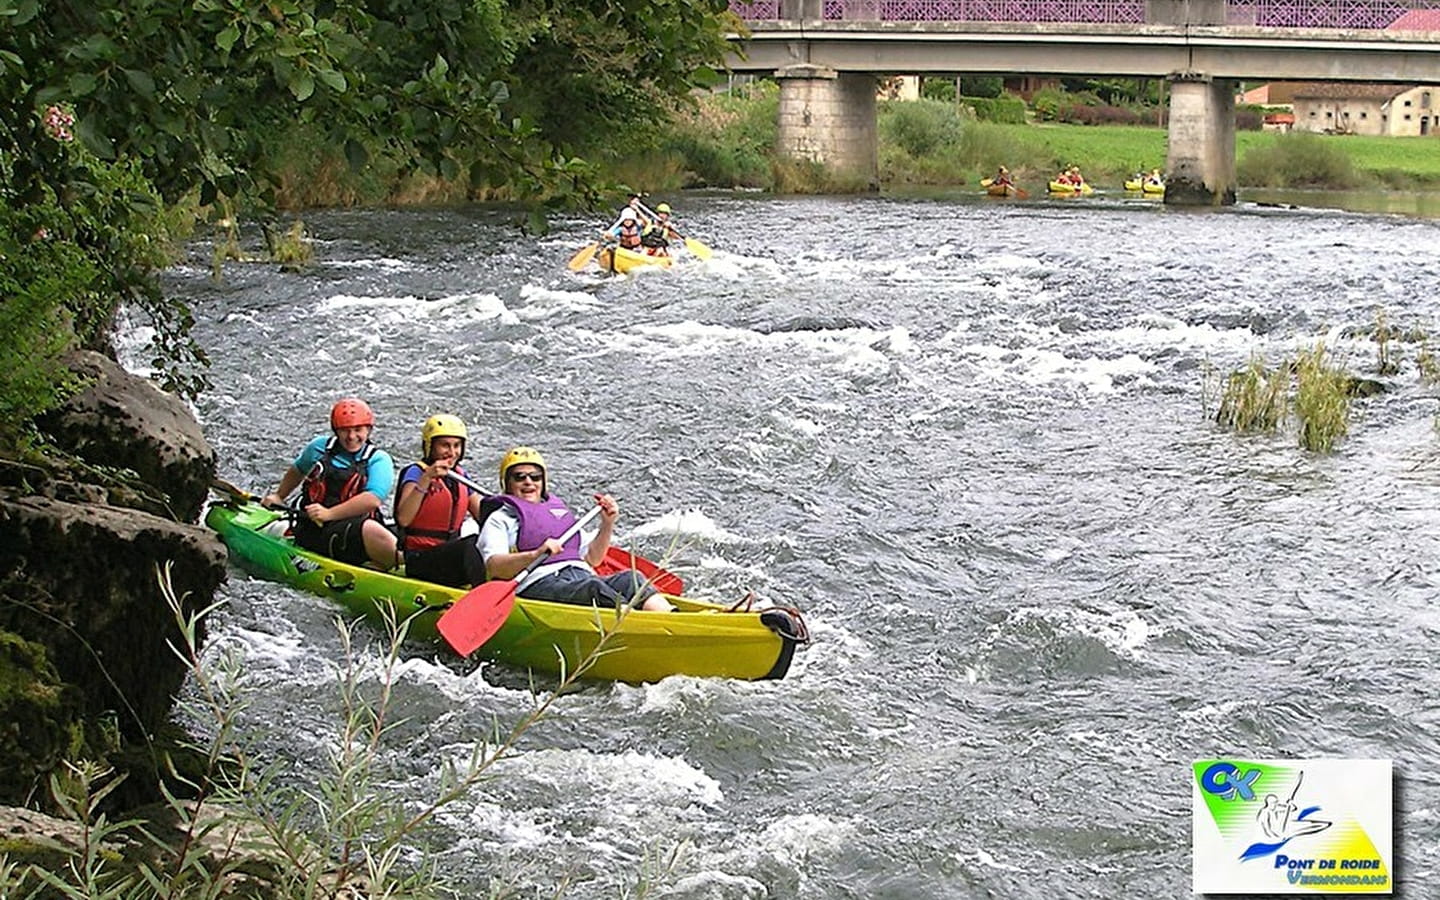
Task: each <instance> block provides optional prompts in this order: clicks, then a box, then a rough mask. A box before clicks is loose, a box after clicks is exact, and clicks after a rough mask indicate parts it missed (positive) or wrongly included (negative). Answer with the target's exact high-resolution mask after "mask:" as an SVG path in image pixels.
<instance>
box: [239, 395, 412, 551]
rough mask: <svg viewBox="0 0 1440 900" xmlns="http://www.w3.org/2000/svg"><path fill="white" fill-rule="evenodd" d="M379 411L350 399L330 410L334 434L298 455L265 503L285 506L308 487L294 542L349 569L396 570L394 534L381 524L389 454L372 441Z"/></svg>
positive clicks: (391, 475)
mask: <svg viewBox="0 0 1440 900" xmlns="http://www.w3.org/2000/svg"><path fill="white" fill-rule="evenodd" d="M374 428H375V413H374V412H372V411H371V409H370V407H369V405H368V404H366V403H365V401H364V400H360V399H357V398H355V397H346V398H345V399H343V400H340V401H339V402H337V403H336V404H335V405H334V406H333V407H331V408H330V430H331V432H332V434H331V435H329V436H327V435H323V434H322V435H320V436H319V437H317V438H315V439H314V440H313V441H311V442H310V443H309V444H307V445H306V446H305V449H304V450H301V451H300V455H299V456H297V457H295V462H294V463H292V464H291V466H290V468H288V469H286V470H285V474H284V475H283V476H281V478H280V486H279V487H277V488H276V489H275V492H274V493H273V494H267V495H266V496H265V498H264V500H263V502H264V504H265V505H266V506H276V507H278V506H284V505H285V498H287V497H289V496H290V494H291V493H293V492H294V491H295V489H296V488H297V487H301V486H303V487H304V492H303V494H302V495H301V498H300V501H299V508H298V516H297V517H296V521H295V543H296V544H297V545H299V546H300V547H303V548H305V549H306V550H310V551H313V552H315V553H319V554H321V555H323V556H328V557H330V558H331V559H336V560H339V561H340V562H344V563H350V564H351V565H355V566H359V565H364V564H365V563H366V562H370V563H373V564H374V565H375V566H376V567H378V568H380V569H382V570H388V569H391V568H393V567H394V566H395V563H396V556H395V535H394V534H392V533H391V531H390V529H388V528H386V527H385V525H384V523H383V522H381V521H380V507H381V504H382V503H384V501H385V498H386V496H388V495H389V493H390V489H391V487H393V486H394V484H395V463H394V462H393V461H392V460H391V459H390V454H388V453H386V452H385V451H384V450H380V449H378V448H376V447H375V445H374V444H372V443H370V433H371V432H372V431H373V430H374Z"/></svg>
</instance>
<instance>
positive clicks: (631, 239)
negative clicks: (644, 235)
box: [619, 222, 640, 250]
mask: <svg viewBox="0 0 1440 900" xmlns="http://www.w3.org/2000/svg"><path fill="white" fill-rule="evenodd" d="M619 238H620V246H622V247H624V248H625V249H627V250H634V249H635V248H636V247H639V246H640V226H639V225H638V224H636V225H630V226H626V225H625V224H624V223H623V222H622V223H621V224H620V233H619Z"/></svg>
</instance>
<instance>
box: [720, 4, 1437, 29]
mask: <svg viewBox="0 0 1440 900" xmlns="http://www.w3.org/2000/svg"><path fill="white" fill-rule="evenodd" d="M821 6H822V16H823V17H824V19H825V21H830V22H843V21H868V22H1076V23H1082V22H1083V23H1107V24H1118V25H1141V24H1144V22H1145V0H822V4H821ZM1437 8H1440V0H1407V2H1403V3H1401V2H1396V0H1231V2H1230V3H1228V4H1227V6H1226V10H1225V20H1226V23H1227V24H1230V25H1259V26H1264V27H1268V28H1355V29H1383V28H1386V27H1388V26H1389V25H1390V24H1391V23H1392V22H1394V21H1395V20H1396V19H1398V18H1400V16H1402V15H1404V14H1405V13H1406V12H1407V11H1408V10H1412V9H1437ZM730 9H731V11H732V12H734V13H735V14H736V15H738V16H739V17H740V18H742V19H744V20H746V21H749V22H766V21H776V20H778V19H779V18H780V11H781V0H751V2H748V3H745V2H740V0H731V2H730Z"/></svg>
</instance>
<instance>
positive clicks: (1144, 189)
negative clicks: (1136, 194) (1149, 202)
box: [1125, 178, 1165, 195]
mask: <svg viewBox="0 0 1440 900" xmlns="http://www.w3.org/2000/svg"><path fill="white" fill-rule="evenodd" d="M1125 190H1127V191H1140V192H1141V193H1144V194H1157V195H1158V194H1163V193H1165V185H1163V184H1156V183H1155V182H1153V181H1144V182H1142V181H1137V180H1135V179H1133V178H1132V179H1131V180H1129V181H1127V182H1125Z"/></svg>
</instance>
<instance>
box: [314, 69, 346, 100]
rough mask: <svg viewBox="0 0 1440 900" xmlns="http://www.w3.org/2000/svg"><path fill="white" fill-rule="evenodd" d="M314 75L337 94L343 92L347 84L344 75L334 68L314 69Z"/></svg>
mask: <svg viewBox="0 0 1440 900" xmlns="http://www.w3.org/2000/svg"><path fill="white" fill-rule="evenodd" d="M315 77H316V78H319V79H320V80H321V81H322V82H324V83H325V86H326V87H328V88H329V89H330V90H332V91H334V92H336V93H337V94H343V93H345V89H346V88H347V87H348V86H349V85H347V84H346V82H345V76H344V75H341V74H340V73H339V72H337V71H335V70H334V69H316V70H315Z"/></svg>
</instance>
